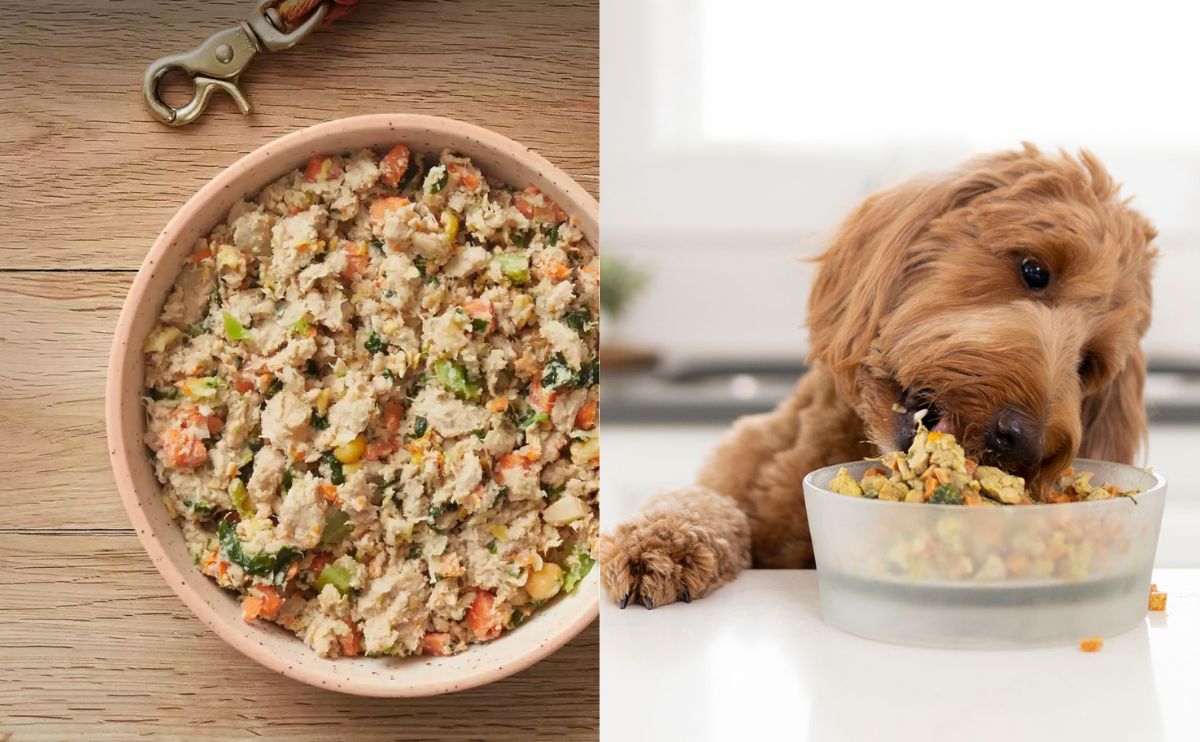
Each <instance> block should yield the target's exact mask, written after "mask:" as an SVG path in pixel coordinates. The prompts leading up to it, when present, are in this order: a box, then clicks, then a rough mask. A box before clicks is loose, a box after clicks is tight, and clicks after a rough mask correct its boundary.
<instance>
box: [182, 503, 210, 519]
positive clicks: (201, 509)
mask: <svg viewBox="0 0 1200 742" xmlns="http://www.w3.org/2000/svg"><path fill="white" fill-rule="evenodd" d="M183 504H184V505H187V506H188V508H190V509H191V510H193V511H195V512H197V513H200V514H201V515H208V514H209V513H211V512H212V511H213V510H215V509H216V508H214V507H213V506H212V505H211V504H209V503H207V502H200V501H199V500H184V501H183Z"/></svg>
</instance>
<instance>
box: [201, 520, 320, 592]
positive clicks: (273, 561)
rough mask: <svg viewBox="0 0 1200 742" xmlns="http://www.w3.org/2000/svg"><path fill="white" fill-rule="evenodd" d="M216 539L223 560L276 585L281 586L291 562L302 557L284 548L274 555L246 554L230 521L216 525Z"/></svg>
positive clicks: (299, 553) (234, 526)
mask: <svg viewBox="0 0 1200 742" xmlns="http://www.w3.org/2000/svg"><path fill="white" fill-rule="evenodd" d="M217 538H218V540H219V541H220V543H221V553H222V554H224V555H225V558H226V559H228V560H229V561H231V562H233V563H234V564H236V565H237V566H239V567H241V568H242V569H243V570H244V571H245V572H246V574H248V575H254V576H255V577H267V578H270V579H271V581H272V582H274V583H275V584H276V585H279V584H282V583H283V581H284V578H285V577H286V575H287V569H288V567H289V566H291V564H292V562H295V561H298V560H299V559H300V558H301V557H302V556H304V555H303V553H301V552H300V551H299V550H298V549H293V548H291V547H290V546H285V547H284V548H282V549H280V550H279V551H277V552H275V553H274V554H270V553H266V552H264V553H261V554H247V553H246V552H245V551H243V550H242V541H241V539H239V538H238V535H237V525H236V524H235V523H234V522H233V521H231V520H222V521H221V522H220V524H218V525H217Z"/></svg>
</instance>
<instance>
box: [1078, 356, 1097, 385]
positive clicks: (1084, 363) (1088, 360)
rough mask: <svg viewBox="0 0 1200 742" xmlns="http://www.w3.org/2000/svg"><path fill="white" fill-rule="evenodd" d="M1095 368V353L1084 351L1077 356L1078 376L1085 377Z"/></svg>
mask: <svg viewBox="0 0 1200 742" xmlns="http://www.w3.org/2000/svg"><path fill="white" fill-rule="evenodd" d="M1095 370H1096V354H1095V353H1084V354H1083V355H1082V356H1080V357H1079V378H1081V379H1087V378H1088V377H1090V376H1091V375H1092V373H1093V372H1094V371H1095Z"/></svg>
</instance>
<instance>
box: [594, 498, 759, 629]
mask: <svg viewBox="0 0 1200 742" xmlns="http://www.w3.org/2000/svg"><path fill="white" fill-rule="evenodd" d="M749 566H750V525H749V523H748V522H747V520H746V515H745V514H744V513H743V512H742V511H741V510H739V509H738V506H737V505H736V504H735V503H734V502H733V501H732V500H730V499H729V498H728V497H725V496H724V495H721V494H718V493H716V492H713V491H712V490H709V489H705V488H704V487H690V488H688V489H681V490H674V491H671V492H666V493H663V494H661V495H659V496H658V497H655V498H654V499H653V500H652V501H651V502H650V503H648V504H647V505H646V507H644V508H643V509H642V510H641V512H639V513H638V514H637V516H636V517H635V518H634V519H633V520H630V521H628V522H626V523H622V524H621V525H620V526H617V529H616V531H614V532H613V533H611V534H604V535H602V536H601V537H600V580H601V582H602V583H603V584H604V589H605V590H606V591H607V592H608V595H609V597H611V598H612V599H613V600H614V601H617V603H618V604H619V605H620V606H621V607H622V608H624V607H625V606H626V605H627V604H629V603H630V602H633V603H640V604H642V605H644V606H645V607H646V608H654V607H655V606H660V605H666V604H667V603H673V602H675V601H676V600H682V601H683V602H685V603H690V602H691V601H692V599H694V598H702V597H704V596H705V595H707V594H708V593H710V592H712V591H713V590H715V589H716V588H718V587H720V586H721V585H724V584H725V583H726V582H729V581H730V580H732V579H733V578H734V576H735V575H737V573H738V572H740V571H742V570H743V569H745V568H746V567H749Z"/></svg>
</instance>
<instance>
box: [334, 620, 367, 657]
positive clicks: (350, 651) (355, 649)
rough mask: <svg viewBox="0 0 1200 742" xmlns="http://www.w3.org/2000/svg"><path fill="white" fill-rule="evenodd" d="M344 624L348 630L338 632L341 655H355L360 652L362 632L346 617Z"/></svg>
mask: <svg viewBox="0 0 1200 742" xmlns="http://www.w3.org/2000/svg"><path fill="white" fill-rule="evenodd" d="M346 626H348V627H349V628H350V632H349V633H348V634H338V644H339V645H341V648H342V656H343V657H357V656H358V655H360V654H362V634H361V633H360V632H359V630H358V627H357V626H355V625H354V624H353V623H352V622H351V621H350V620H349V619H346Z"/></svg>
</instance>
